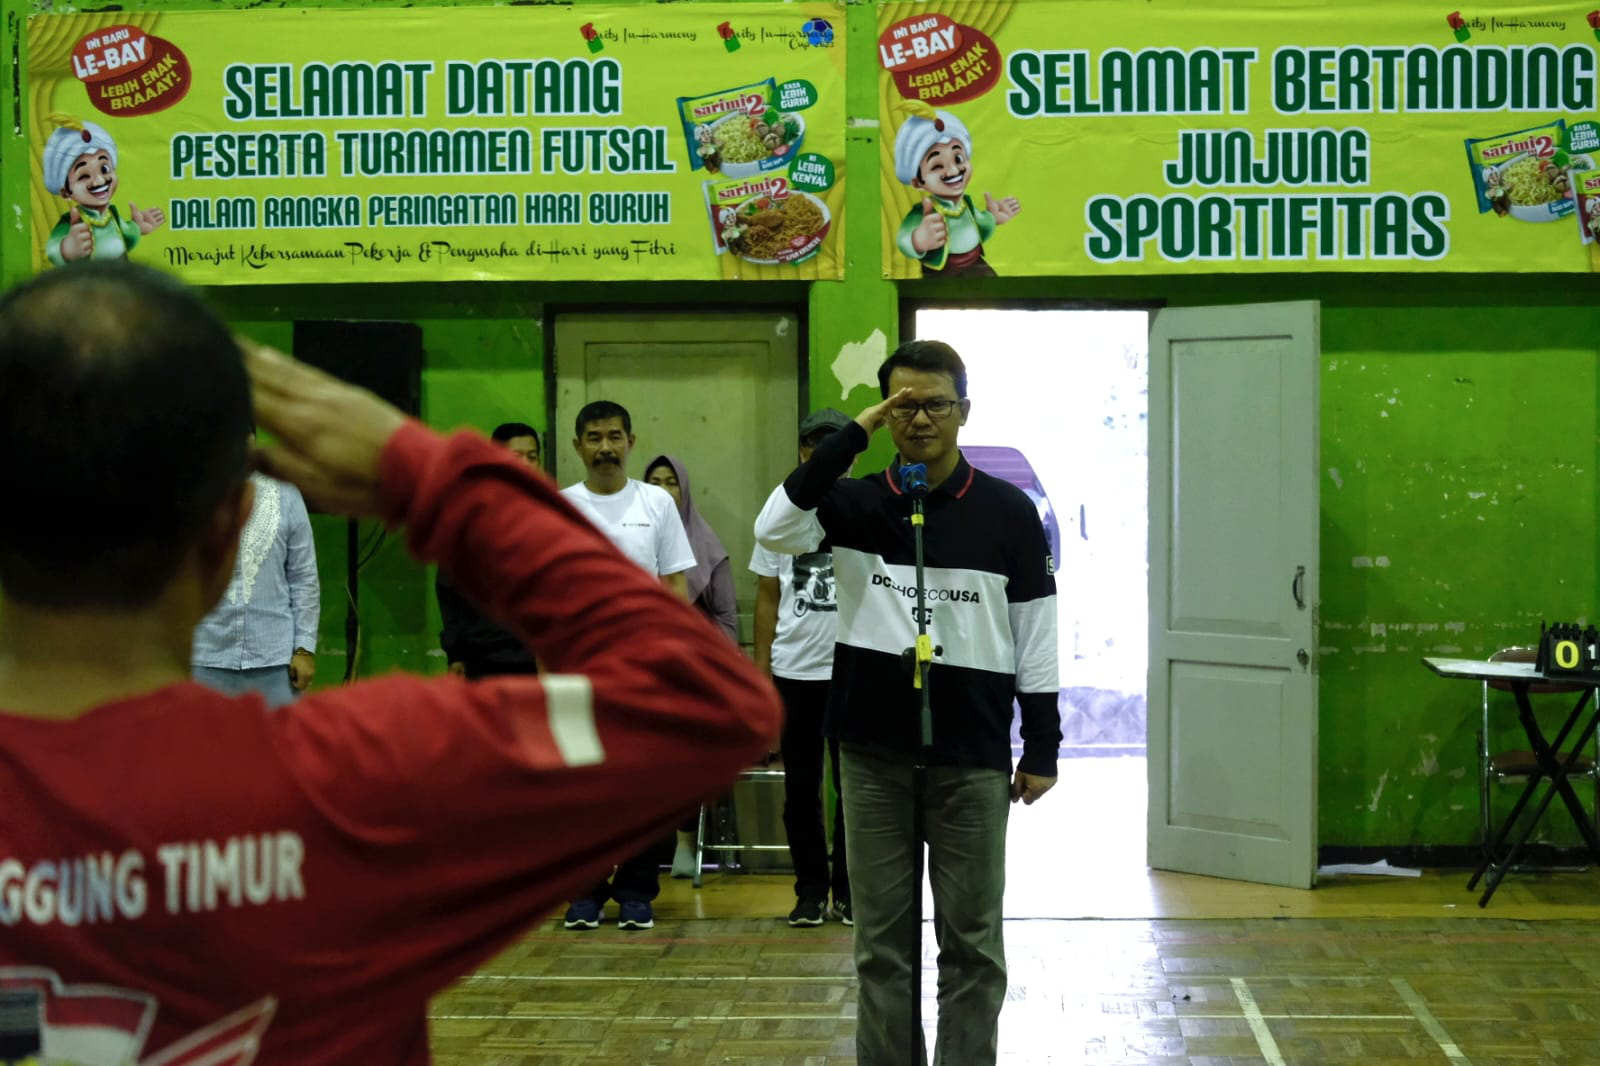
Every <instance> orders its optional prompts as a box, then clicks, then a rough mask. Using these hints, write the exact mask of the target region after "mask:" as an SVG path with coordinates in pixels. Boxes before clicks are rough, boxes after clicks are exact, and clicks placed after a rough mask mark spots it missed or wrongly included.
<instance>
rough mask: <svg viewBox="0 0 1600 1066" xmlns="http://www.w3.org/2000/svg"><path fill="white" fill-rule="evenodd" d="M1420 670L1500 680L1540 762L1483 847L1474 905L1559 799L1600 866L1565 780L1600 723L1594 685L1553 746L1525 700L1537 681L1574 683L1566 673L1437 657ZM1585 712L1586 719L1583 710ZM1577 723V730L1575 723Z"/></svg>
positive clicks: (1594, 839)
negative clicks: (1529, 810) (1524, 820)
mask: <svg viewBox="0 0 1600 1066" xmlns="http://www.w3.org/2000/svg"><path fill="white" fill-rule="evenodd" d="M1422 663H1423V665H1424V666H1426V667H1427V668H1428V669H1430V670H1432V671H1433V672H1434V673H1436V674H1438V675H1439V676H1440V677H1455V678H1461V679H1462V680H1466V681H1501V682H1504V683H1505V684H1507V685H1508V686H1510V688H1511V694H1512V696H1514V697H1515V698H1516V701H1517V718H1518V719H1519V720H1520V721H1521V722H1522V729H1523V732H1525V733H1526V734H1527V735H1528V745H1529V746H1530V747H1531V748H1532V750H1533V754H1534V759H1535V760H1536V762H1537V763H1538V767H1537V769H1536V770H1535V771H1534V772H1533V773H1531V774H1529V775H1528V783H1527V784H1526V785H1525V786H1523V789H1522V795H1521V796H1519V797H1517V802H1516V805H1515V806H1514V807H1512V808H1511V813H1510V814H1508V815H1507V816H1506V819H1505V821H1504V822H1503V823H1502V824H1501V826H1500V828H1499V830H1498V831H1496V833H1495V836H1494V839H1493V840H1492V841H1490V842H1489V845H1488V847H1487V848H1485V849H1484V853H1483V861H1482V862H1480V863H1479V864H1478V869H1477V870H1476V872H1474V873H1473V875H1472V880H1470V881H1468V882H1467V889H1468V890H1469V891H1470V890H1471V889H1473V888H1476V887H1477V885H1478V881H1479V880H1480V879H1481V878H1482V877H1483V875H1484V873H1485V872H1486V871H1487V872H1488V874H1489V880H1488V883H1487V884H1486V885H1485V887H1484V892H1483V895H1482V896H1481V897H1479V899H1478V906H1480V907H1487V906H1488V905H1489V898H1490V897H1491V896H1493V895H1494V893H1495V889H1497V888H1499V887H1500V882H1501V881H1502V880H1503V879H1504V878H1505V875H1506V871H1507V870H1509V869H1511V867H1512V866H1514V865H1515V864H1516V861H1517V856H1518V855H1520V854H1521V853H1522V846H1523V845H1524V844H1526V843H1527V842H1528V838H1529V837H1530V836H1532V835H1533V830H1534V828H1535V827H1537V826H1538V824H1539V820H1540V819H1542V818H1543V817H1544V813H1545V811H1546V810H1548V809H1549V807H1550V801H1551V800H1553V799H1554V798H1555V797H1556V796H1557V795H1559V796H1560V797H1561V800H1562V802H1563V803H1565V804H1566V805H1567V810H1568V811H1569V812H1571V814H1572V819H1573V821H1575V822H1576V823H1577V825H1578V832H1580V833H1582V834H1583V842H1584V844H1585V845H1587V846H1588V848H1589V853H1590V854H1591V855H1593V856H1594V858H1595V860H1596V861H1597V862H1600V834H1596V832H1595V827H1594V822H1593V821H1592V820H1591V819H1590V817H1589V815H1588V813H1587V812H1586V811H1585V810H1584V809H1583V803H1582V802H1581V801H1580V800H1579V799H1578V794H1577V793H1576V792H1574V791H1573V789H1572V783H1571V782H1570V781H1569V780H1567V772H1568V771H1569V770H1570V769H1571V768H1572V767H1573V765H1574V764H1575V763H1576V762H1577V760H1578V756H1579V754H1580V753H1581V752H1582V751H1583V750H1584V748H1585V747H1586V746H1587V745H1588V743H1589V741H1590V739H1591V738H1592V737H1593V736H1594V732H1595V727H1596V726H1597V725H1600V703H1594V704H1593V705H1591V700H1592V698H1593V697H1594V693H1595V685H1593V684H1586V685H1585V686H1584V688H1583V690H1582V692H1580V693H1579V694H1578V701H1577V703H1576V704H1574V705H1573V708H1572V712H1571V713H1570V714H1568V715H1567V719H1566V721H1565V722H1563V723H1562V725H1561V731H1560V732H1559V733H1557V734H1556V739H1555V741H1554V742H1551V741H1547V740H1546V739H1545V736H1544V732H1543V731H1542V730H1541V729H1540V728H1539V721H1538V719H1537V718H1535V717H1534V714H1533V702H1532V701H1531V700H1530V699H1529V698H1528V690H1529V689H1530V688H1531V687H1532V686H1533V685H1534V684H1536V683H1538V682H1541V681H1552V680H1556V681H1565V682H1571V681H1573V680H1574V679H1573V678H1572V677H1570V676H1569V675H1565V674H1563V675H1561V676H1560V677H1546V676H1545V675H1544V674H1543V673H1541V672H1540V671H1539V670H1538V669H1537V668H1536V667H1535V666H1534V664H1532V663H1513V662H1488V661H1485V660H1482V659H1438V658H1424V659H1423V660H1422ZM1586 710H1587V711H1588V716H1587V717H1585V715H1584V712H1585V711H1586ZM1580 722H1581V723H1582V724H1581V727H1580V725H1579V723H1580ZM1575 727H1577V728H1578V737H1577V739H1576V740H1575V741H1573V742H1572V744H1571V746H1570V747H1564V746H1563V745H1565V744H1566V743H1567V738H1568V737H1569V736H1571V735H1572V731H1573V729H1574V728H1575ZM1545 779H1548V780H1549V782H1550V784H1549V786H1548V787H1547V788H1546V789H1545V792H1544V795H1543V796H1542V797H1541V798H1540V800H1539V804H1538V806H1537V807H1536V808H1535V809H1534V812H1533V817H1532V818H1531V819H1529V821H1528V824H1527V825H1526V826H1524V827H1523V830H1522V834H1521V836H1519V837H1518V838H1517V839H1516V841H1515V842H1514V843H1513V844H1512V845H1511V851H1510V852H1509V853H1508V854H1507V855H1506V858H1505V861H1504V862H1502V863H1501V864H1499V865H1498V866H1496V865H1495V863H1494V856H1495V854H1496V853H1497V852H1498V851H1499V850H1500V848H1501V847H1502V846H1503V845H1504V844H1505V843H1506V840H1507V838H1509V837H1510V836H1511V831H1512V830H1513V829H1514V828H1515V827H1516V823H1517V818H1518V816H1520V815H1521V814H1522V810H1523V808H1524V807H1526V806H1527V805H1528V801H1529V800H1531V799H1532V798H1533V794H1534V792H1536V791H1537V790H1538V788H1539V783H1540V781H1543V780H1545Z"/></svg>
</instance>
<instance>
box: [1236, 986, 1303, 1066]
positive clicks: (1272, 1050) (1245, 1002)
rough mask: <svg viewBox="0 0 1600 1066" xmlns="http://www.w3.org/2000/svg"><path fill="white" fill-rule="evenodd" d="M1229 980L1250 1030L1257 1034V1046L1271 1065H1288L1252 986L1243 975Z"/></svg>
mask: <svg viewBox="0 0 1600 1066" xmlns="http://www.w3.org/2000/svg"><path fill="white" fill-rule="evenodd" d="M1228 980H1229V982H1230V983H1231V984H1232V985H1233V994H1234V995H1235V996H1237V997H1238V998H1239V1007H1240V1009H1242V1010H1243V1011H1244V1020H1245V1021H1246V1022H1248V1023H1249V1025H1250V1031H1251V1032H1252V1033H1254V1034H1255V1038H1256V1046H1257V1047H1259V1048H1260V1049H1261V1056H1262V1057H1263V1058H1264V1059H1266V1060H1267V1063H1268V1064H1269V1066H1288V1064H1287V1063H1286V1062H1284V1061H1283V1055H1282V1054H1281V1053H1280V1052H1279V1051H1278V1042H1277V1041H1276V1040H1274V1039H1272V1030H1271V1029H1268V1028H1267V1020H1266V1018H1265V1017H1264V1016H1263V1015H1262V1013H1261V1008H1260V1007H1258V1006H1256V997H1255V996H1254V995H1252V994H1251V992H1250V986H1249V985H1247V984H1245V983H1244V978H1242V977H1230V978H1229V979H1228Z"/></svg>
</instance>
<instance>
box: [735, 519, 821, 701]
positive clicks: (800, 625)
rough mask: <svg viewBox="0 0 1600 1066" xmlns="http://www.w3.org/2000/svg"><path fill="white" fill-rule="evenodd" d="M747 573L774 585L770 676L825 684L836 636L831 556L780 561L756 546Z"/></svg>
mask: <svg viewBox="0 0 1600 1066" xmlns="http://www.w3.org/2000/svg"><path fill="white" fill-rule="evenodd" d="M750 569H751V570H752V571H753V572H755V573H757V574H760V575H761V576H762V577H775V578H777V579H778V631H777V633H776V634H775V635H774V636H773V638H772V673H773V675H774V676H775V677H785V678H788V679H789V680H791V681H827V680H828V679H829V678H831V677H832V676H833V642H834V639H835V636H836V635H837V633H838V630H839V601H838V599H837V598H836V597H835V595H834V582H833V555H832V553H830V552H807V553H806V554H805V555H779V554H778V553H777V552H771V551H768V550H767V549H765V548H763V547H762V546H761V545H759V544H757V545H756V550H755V551H754V552H752V553H751V555H750Z"/></svg>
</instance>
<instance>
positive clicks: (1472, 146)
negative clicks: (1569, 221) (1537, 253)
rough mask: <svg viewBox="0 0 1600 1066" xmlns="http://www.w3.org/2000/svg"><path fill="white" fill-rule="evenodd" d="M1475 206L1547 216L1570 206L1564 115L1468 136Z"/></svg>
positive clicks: (1537, 218)
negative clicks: (1537, 123) (1495, 133)
mask: <svg viewBox="0 0 1600 1066" xmlns="http://www.w3.org/2000/svg"><path fill="white" fill-rule="evenodd" d="M1466 145H1467V162H1468V163H1469V164H1470V165H1471V167H1472V182H1473V185H1474V187H1475V188H1476V189H1477V192H1478V212H1479V213H1480V214H1482V213H1484V212H1488V211H1493V212H1494V213H1495V214H1497V215H1511V216H1512V217H1514V218H1518V219H1521V220H1522V221H1524V222H1549V221H1551V220H1553V219H1557V218H1565V217H1566V216H1567V215H1570V214H1571V213H1572V211H1573V208H1574V204H1573V199H1572V182H1571V179H1570V178H1569V177H1568V175H1567V170H1566V167H1567V164H1568V157H1567V123H1566V120H1564V119H1557V120H1556V121H1554V122H1552V123H1550V124H1548V125H1545V126H1534V127H1531V128H1529V129H1525V130H1517V131H1516V132H1515V133H1502V134H1500V135H1499V136H1496V137H1482V138H1478V139H1475V140H1468V141H1467V142H1466Z"/></svg>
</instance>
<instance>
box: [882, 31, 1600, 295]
mask: <svg viewBox="0 0 1600 1066" xmlns="http://www.w3.org/2000/svg"><path fill="white" fill-rule="evenodd" d="M1585 3H1587V4H1589V5H1594V4H1595V3H1596V0H1585ZM878 10H879V19H878V27H877V28H878V31H879V36H878V49H877V54H878V64H879V103H880V112H881V115H880V117H881V126H882V132H883V137H882V142H881V144H882V149H881V156H882V178H881V181H882V189H883V203H884V214H883V220H882V225H883V234H884V241H883V246H884V263H883V270H884V275H885V276H887V277H892V278H915V277H923V276H961V275H966V276H971V275H984V274H1000V275H1083V274H1139V273H1149V274H1157V273H1160V274H1170V273H1199V272H1204V273H1215V272H1218V271H1230V272H1281V271H1473V272H1499V271H1587V270H1590V269H1593V264H1594V263H1595V262H1596V256H1595V253H1594V249H1595V248H1596V245H1595V243H1594V242H1595V237H1596V235H1597V234H1600V126H1597V123H1596V119H1597V117H1600V116H1597V115H1596V88H1597V76H1600V62H1597V55H1600V11H1597V10H1595V9H1594V7H1592V6H1584V5H1581V4H1527V3H1509V4H1502V5H1496V6H1495V7H1493V8H1486V9H1471V10H1469V9H1466V8H1463V9H1461V10H1460V11H1452V10H1450V9H1449V8H1448V7H1440V6H1435V5H1429V4H1422V3H1418V2H1415V0H1404V2H1390V3H1380V2H1373V0H1357V2H1353V3H1344V4H1336V5H1316V4H1306V3H1302V2H1297V0H1233V2H1231V3H1229V4H1227V5H1226V6H1223V5H1214V4H1191V3H1183V2H1178V0H1147V2H1141V3H1128V2H1125V0H1027V2H1026V3H1023V2H1004V3H1002V2H966V3H962V2H950V3H940V2H932V3H900V4H885V5H881V6H880V7H879V9H878Z"/></svg>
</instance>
